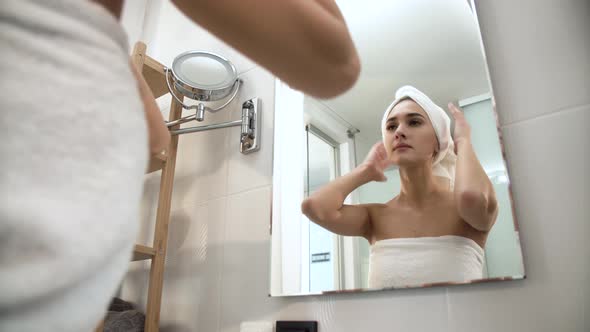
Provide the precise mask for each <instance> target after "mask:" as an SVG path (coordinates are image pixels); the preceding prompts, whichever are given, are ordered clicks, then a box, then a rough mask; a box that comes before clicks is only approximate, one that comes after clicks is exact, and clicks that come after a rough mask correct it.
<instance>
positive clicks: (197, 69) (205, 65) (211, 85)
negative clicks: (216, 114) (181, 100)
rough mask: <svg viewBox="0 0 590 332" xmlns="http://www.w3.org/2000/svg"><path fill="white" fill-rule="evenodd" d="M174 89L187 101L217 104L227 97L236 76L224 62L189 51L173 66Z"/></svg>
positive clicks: (231, 66)
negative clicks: (187, 98)
mask: <svg viewBox="0 0 590 332" xmlns="http://www.w3.org/2000/svg"><path fill="white" fill-rule="evenodd" d="M171 69H172V75H173V76H174V85H175V87H176V89H177V90H178V91H180V92H181V93H182V94H183V95H185V96H186V97H189V98H191V99H195V100H199V101H216V100H220V99H223V98H225V97H227V96H228V95H229V94H230V93H231V91H232V88H233V86H234V84H236V81H237V78H238V73H237V71H236V68H235V67H234V65H233V64H232V63H231V62H230V61H229V60H227V59H225V58H223V57H221V56H219V55H217V54H214V53H210V52H204V51H189V52H185V53H182V54H180V55H178V56H177V57H176V58H175V59H174V61H173V62H172V68H171Z"/></svg>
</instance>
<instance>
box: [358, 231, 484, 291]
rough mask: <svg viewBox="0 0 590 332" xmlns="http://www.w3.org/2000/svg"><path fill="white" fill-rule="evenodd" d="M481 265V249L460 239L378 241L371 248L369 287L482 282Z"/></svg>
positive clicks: (456, 237) (437, 238)
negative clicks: (477, 280)
mask: <svg viewBox="0 0 590 332" xmlns="http://www.w3.org/2000/svg"><path fill="white" fill-rule="evenodd" d="M483 262H484V250H483V249H482V248H481V247H480V246H479V245H478V244H477V243H476V242H475V241H473V240H472V239H469V238H466V237H462V236H455V235H444V236H438V237H417V238H394V239H385V240H380V241H376V242H375V243H374V244H373V245H372V246H371V253H370V259H369V288H392V287H393V288H403V287H415V286H421V285H423V284H429V283H437V282H465V281H469V280H475V279H481V278H482V273H483Z"/></svg>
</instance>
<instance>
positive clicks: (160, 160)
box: [146, 154, 168, 174]
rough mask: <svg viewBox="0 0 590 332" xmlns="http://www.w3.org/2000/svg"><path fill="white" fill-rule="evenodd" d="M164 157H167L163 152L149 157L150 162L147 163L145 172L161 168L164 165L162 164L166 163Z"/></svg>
mask: <svg viewBox="0 0 590 332" xmlns="http://www.w3.org/2000/svg"><path fill="white" fill-rule="evenodd" d="M166 158H168V157H167V156H166V155H165V154H158V155H155V156H152V157H151V158H150V163H149V165H148V169H147V171H146V174H149V173H153V172H155V171H158V170H161V169H162V167H164V164H166Z"/></svg>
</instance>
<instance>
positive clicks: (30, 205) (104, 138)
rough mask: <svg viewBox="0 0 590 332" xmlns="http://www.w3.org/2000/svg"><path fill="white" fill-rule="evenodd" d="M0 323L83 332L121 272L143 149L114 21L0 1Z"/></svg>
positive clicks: (90, 5)
mask: <svg viewBox="0 0 590 332" xmlns="http://www.w3.org/2000/svg"><path fill="white" fill-rule="evenodd" d="M0 44H1V45H2V52H0V72H2V75H1V76H0V84H1V86H2V89H1V92H0V110H1V112H0V132H1V133H2V134H1V135H2V139H0V154H1V155H2V161H1V167H0V183H1V184H2V185H1V186H0V294H1V295H0V331H22V332H26V331H76V332H78V331H92V330H94V328H95V327H96V324H97V323H98V321H99V320H100V319H101V318H103V317H104V315H105V310H106V309H107V307H108V304H109V302H110V299H111V297H112V296H113V295H114V293H115V292H116V290H117V288H118V287H119V284H120V282H121V280H122V278H123V276H124V275H125V273H126V271H127V269H128V267H129V263H128V262H129V260H130V258H131V251H132V247H133V244H134V243H135V239H136V235H137V229H138V218H139V204H140V200H141V195H142V188H143V179H144V175H143V174H144V172H145V168H146V164H147V157H148V137H147V125H146V119H145V112H144V110H143V105H142V102H141V99H140V97H139V92H138V89H137V82H136V81H135V79H134V77H133V75H132V73H131V70H130V67H129V53H128V45H127V37H126V34H125V32H124V30H123V28H122V27H121V25H120V24H119V23H118V21H117V19H116V18H115V17H114V16H113V15H111V14H110V13H109V12H108V11H107V10H106V9H105V8H103V7H102V6H100V5H98V4H96V3H94V2H91V1H88V0H51V1H47V0H5V1H1V2H0Z"/></svg>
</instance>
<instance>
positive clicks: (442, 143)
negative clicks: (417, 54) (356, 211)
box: [381, 85, 457, 190]
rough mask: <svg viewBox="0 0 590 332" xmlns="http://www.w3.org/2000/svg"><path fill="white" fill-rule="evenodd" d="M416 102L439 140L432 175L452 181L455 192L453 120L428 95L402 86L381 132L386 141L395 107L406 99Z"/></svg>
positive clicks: (385, 117) (410, 87)
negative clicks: (387, 124)
mask: <svg viewBox="0 0 590 332" xmlns="http://www.w3.org/2000/svg"><path fill="white" fill-rule="evenodd" d="M407 98H409V99H412V100H413V101H415V102H416V103H417V104H418V105H419V106H420V107H422V109H423V110H424V112H426V115H428V118H429V119H430V123H432V127H433V128H434V133H435V135H436V138H437V139H438V148H439V150H438V154H437V155H436V158H434V161H433V162H432V173H433V174H434V175H435V176H439V177H443V178H447V179H449V181H450V189H451V190H453V188H454V184H455V166H456V163H457V155H456V154H455V143H454V141H453V137H452V136H451V119H450V118H449V116H448V115H447V113H446V112H445V111H444V110H443V109H442V108H441V107H440V106H438V105H437V104H435V103H434V102H433V101H432V100H431V99H430V98H429V97H428V96H427V95H426V94H424V93H423V92H422V91H420V90H418V89H416V88H415V87H413V86H410V85H406V86H402V87H401V88H399V89H398V90H397V91H396V92H395V100H394V101H393V102H392V103H391V104H390V105H389V106H388V107H387V108H386V109H385V112H384V113H383V118H382V120H381V132H382V135H383V139H384V140H385V124H386V122H387V118H388V117H389V113H391V111H392V110H393V108H394V107H395V105H397V104H398V103H399V102H400V101H402V100H404V99H407Z"/></svg>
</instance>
